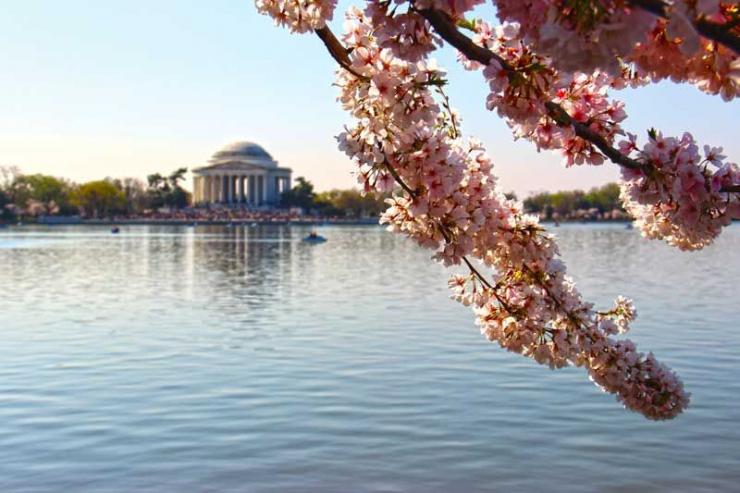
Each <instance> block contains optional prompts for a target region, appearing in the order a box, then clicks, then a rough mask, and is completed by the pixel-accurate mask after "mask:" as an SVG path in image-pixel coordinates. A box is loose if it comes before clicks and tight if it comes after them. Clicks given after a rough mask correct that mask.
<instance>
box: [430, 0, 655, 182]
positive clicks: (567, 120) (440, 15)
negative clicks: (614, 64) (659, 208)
mask: <svg viewBox="0 0 740 493" xmlns="http://www.w3.org/2000/svg"><path fill="white" fill-rule="evenodd" d="M417 12H418V13H419V14H420V15H421V16H423V17H424V18H425V19H426V20H427V21H429V23H430V24H431V25H432V27H433V28H434V30H435V31H436V32H437V34H439V35H440V36H441V37H442V38H443V39H444V40H445V41H447V42H448V43H450V44H451V45H452V46H454V47H455V48H457V49H458V51H460V52H461V53H462V54H463V55H465V56H466V57H467V58H468V59H470V60H474V61H476V62H478V63H482V64H484V65H488V64H490V63H491V60H496V61H497V62H498V63H499V64H500V65H501V67H502V68H503V69H504V70H505V71H506V73H507V75H508V76H509V77H513V75H514V74H515V72H516V70H515V69H514V68H513V67H512V66H511V65H510V64H509V63H508V62H507V61H506V60H504V59H503V58H502V57H500V56H499V55H497V54H496V53H494V52H492V51H491V50H489V49H487V48H484V47H482V46H479V45H477V44H475V43H474V42H473V40H472V39H470V38H469V37H467V36H465V35H464V34H463V33H461V32H460V31H459V30H458V29H457V26H456V25H455V23H454V21H453V20H452V19H451V18H450V17H449V16H448V15H447V14H446V13H444V12H440V11H438V10H434V9H422V10H417ZM545 107H546V108H547V110H548V111H549V113H550V116H551V117H552V118H553V119H554V120H555V121H556V122H557V123H558V124H559V125H563V126H567V125H571V126H572V127H573V130H574V131H575V133H576V135H577V136H578V137H580V138H582V139H584V140H587V141H589V142H591V143H592V144H593V145H595V146H596V147H597V148H598V149H599V150H600V151H601V152H602V153H603V154H604V155H605V156H606V157H608V158H609V159H610V160H611V161H612V162H614V163H615V164H618V165H620V166H623V167H625V168H630V169H634V170H643V171H646V170H647V169H648V166H646V165H645V164H643V163H640V162H639V161H636V160H635V159H632V158H630V157H628V156H625V155H624V154H622V153H621V152H619V150H617V149H615V148H614V147H612V146H610V145H609V143H608V142H607V141H606V139H604V137H602V136H601V135H599V134H597V133H596V132H594V131H593V130H591V129H590V128H588V126H587V125H584V124H583V123H581V122H577V121H575V120H573V118H571V116H570V115H569V114H568V113H567V112H566V111H565V110H564V109H563V108H562V107H561V106H560V105H559V104H557V103H554V102H552V101H549V102H547V103H545Z"/></svg>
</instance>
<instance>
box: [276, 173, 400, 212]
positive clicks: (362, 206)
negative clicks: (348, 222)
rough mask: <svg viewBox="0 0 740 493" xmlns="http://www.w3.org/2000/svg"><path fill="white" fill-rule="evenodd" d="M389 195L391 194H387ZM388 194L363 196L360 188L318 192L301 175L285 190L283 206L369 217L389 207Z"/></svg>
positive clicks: (281, 202) (282, 199)
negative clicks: (386, 199)
mask: <svg viewBox="0 0 740 493" xmlns="http://www.w3.org/2000/svg"><path fill="white" fill-rule="evenodd" d="M387 196H389V194H388V195H387ZM387 196H380V195H378V196H373V195H365V196H363V194H362V193H360V192H359V191H358V190H355V189H349V190H338V189H334V190H329V191H327V192H319V193H316V192H315V191H314V186H313V183H311V182H310V181H308V180H306V179H305V178H304V177H302V176H299V177H298V178H296V184H295V186H293V188H292V189H290V190H286V191H285V192H283V195H282V197H281V201H280V205H281V206H282V207H300V208H302V209H303V210H305V211H306V212H315V213H318V214H321V215H324V216H345V217H369V216H378V215H379V214H380V213H381V212H382V211H383V210H385V208H386V207H387V206H386V204H385V203H384V199H385V198H387Z"/></svg>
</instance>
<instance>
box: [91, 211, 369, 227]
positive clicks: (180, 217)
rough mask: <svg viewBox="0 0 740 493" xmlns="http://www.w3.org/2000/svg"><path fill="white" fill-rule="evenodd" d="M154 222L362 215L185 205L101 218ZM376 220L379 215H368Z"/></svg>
mask: <svg viewBox="0 0 740 493" xmlns="http://www.w3.org/2000/svg"><path fill="white" fill-rule="evenodd" d="M103 221H104V222H120V223H126V222H152V223H161V222H167V223H183V224H190V223H252V222H256V223H288V222H311V223H314V222H315V223H325V222H330V223H344V222H358V221H363V220H362V219H359V220H358V219H357V218H349V217H341V216H323V215H315V214H304V213H303V211H302V210H301V209H300V208H293V209H247V208H226V207H211V208H184V209H172V210H169V211H168V210H163V209H160V210H156V211H145V212H141V213H137V214H129V215H115V216H112V217H110V218H107V219H105V220H102V221H101V222H103ZM367 221H368V222H370V221H373V222H377V218H367Z"/></svg>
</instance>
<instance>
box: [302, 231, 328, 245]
mask: <svg viewBox="0 0 740 493" xmlns="http://www.w3.org/2000/svg"><path fill="white" fill-rule="evenodd" d="M303 241H304V242H305V243H325V242H326V238H324V237H323V236H321V235H320V234H318V233H317V232H316V231H311V233H309V235H308V236H306V237H305V238H303Z"/></svg>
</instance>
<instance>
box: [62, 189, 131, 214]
mask: <svg viewBox="0 0 740 493" xmlns="http://www.w3.org/2000/svg"><path fill="white" fill-rule="evenodd" d="M72 202H73V203H74V204H75V205H76V206H77V207H79V208H80V209H81V210H82V211H83V213H84V215H85V216H87V217H94V218H105V217H108V216H111V215H113V214H116V213H119V212H122V211H123V210H125V208H126V196H125V195H124V193H123V192H122V191H121V190H119V189H118V188H116V186H115V185H114V184H113V183H112V182H111V181H109V180H97V181H90V182H87V183H85V184H83V185H80V186H79V187H78V188H77V189H76V190H75V191H74V192H72Z"/></svg>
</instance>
